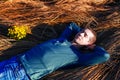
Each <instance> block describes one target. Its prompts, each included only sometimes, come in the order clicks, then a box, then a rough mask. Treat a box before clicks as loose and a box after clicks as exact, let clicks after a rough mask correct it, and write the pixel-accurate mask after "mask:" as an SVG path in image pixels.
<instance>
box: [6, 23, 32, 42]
mask: <svg viewBox="0 0 120 80" xmlns="http://www.w3.org/2000/svg"><path fill="white" fill-rule="evenodd" d="M28 31H30V29H29V27H28V26H24V25H23V26H13V27H10V28H9V29H8V36H10V38H13V39H17V40H20V39H22V38H24V37H26V35H27V32H28Z"/></svg>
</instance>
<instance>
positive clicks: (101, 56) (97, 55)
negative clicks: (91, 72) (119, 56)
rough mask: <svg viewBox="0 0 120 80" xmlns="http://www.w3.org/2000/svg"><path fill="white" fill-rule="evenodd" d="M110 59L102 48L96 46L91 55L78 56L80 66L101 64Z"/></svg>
mask: <svg viewBox="0 0 120 80" xmlns="http://www.w3.org/2000/svg"><path fill="white" fill-rule="evenodd" d="M109 58H110V54H109V53H107V52H106V51H105V49H103V48H102V47H99V46H96V47H95V49H94V51H93V52H91V53H85V54H84V53H83V54H81V55H80V59H79V64H80V65H86V66H88V65H95V64H99V63H103V62H105V61H107V60H108V59H109Z"/></svg>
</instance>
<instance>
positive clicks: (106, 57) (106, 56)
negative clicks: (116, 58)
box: [103, 53, 110, 61]
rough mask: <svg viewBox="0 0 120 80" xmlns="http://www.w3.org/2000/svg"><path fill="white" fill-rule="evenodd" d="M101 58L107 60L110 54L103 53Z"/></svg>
mask: <svg viewBox="0 0 120 80" xmlns="http://www.w3.org/2000/svg"><path fill="white" fill-rule="evenodd" d="M103 58H104V59H103V60H104V61H108V60H109V59H110V54H109V53H105V54H104V55H103Z"/></svg>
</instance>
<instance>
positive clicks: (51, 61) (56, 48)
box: [20, 23, 110, 80]
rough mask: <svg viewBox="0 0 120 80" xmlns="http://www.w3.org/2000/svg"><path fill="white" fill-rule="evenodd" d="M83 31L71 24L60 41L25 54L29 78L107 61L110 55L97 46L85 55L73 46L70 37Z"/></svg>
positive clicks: (36, 47)
mask: <svg viewBox="0 0 120 80" xmlns="http://www.w3.org/2000/svg"><path fill="white" fill-rule="evenodd" d="M81 30H82V28H80V27H78V26H77V25H76V24H75V23H71V24H69V25H68V26H67V27H66V29H65V31H64V32H63V33H62V35H61V36H60V37H59V38H58V39H52V40H49V41H46V42H44V43H42V44H39V45H37V46H35V47H33V48H32V49H31V50H29V51H27V52H25V53H23V55H21V56H20V61H21V62H22V64H23V66H24V68H25V70H26V72H27V74H28V75H29V77H30V78H31V79H32V80H37V79H40V78H41V77H43V76H45V75H47V74H49V73H51V72H53V71H55V70H56V69H58V68H60V67H63V66H66V65H70V64H80V65H94V64H98V63H101V62H104V61H107V60H108V59H109V57H110V55H109V54H108V53H107V52H106V51H105V50H104V49H103V48H101V47H98V46H97V47H96V48H95V50H94V51H93V52H91V53H86V54H83V53H81V52H80V51H78V50H77V49H76V48H75V47H74V46H72V44H71V43H70V42H69V38H70V36H71V35H72V34H77V33H78V32H79V31H81Z"/></svg>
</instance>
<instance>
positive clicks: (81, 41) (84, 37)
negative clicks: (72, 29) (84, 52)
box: [74, 29, 95, 45]
mask: <svg viewBox="0 0 120 80" xmlns="http://www.w3.org/2000/svg"><path fill="white" fill-rule="evenodd" d="M93 38H95V35H94V34H93V32H92V31H91V30H90V29H84V30H82V31H81V32H79V33H78V34H77V35H76V36H75V38H74V41H75V42H76V43H77V44H78V45H90V44H92V43H93V41H92V40H93Z"/></svg>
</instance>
